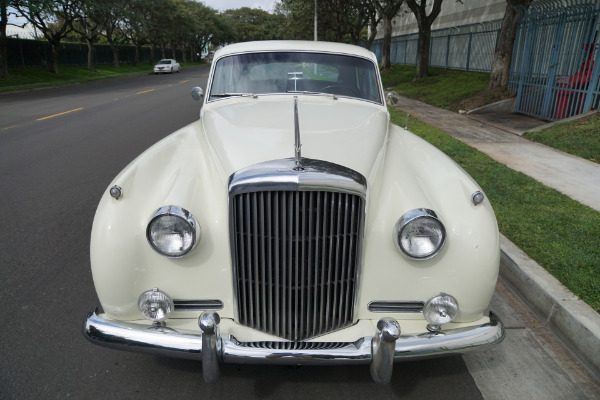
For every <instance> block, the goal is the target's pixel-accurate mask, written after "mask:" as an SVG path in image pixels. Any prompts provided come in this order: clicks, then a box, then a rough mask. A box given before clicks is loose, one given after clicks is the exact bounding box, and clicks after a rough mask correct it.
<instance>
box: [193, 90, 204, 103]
mask: <svg viewBox="0 0 600 400" xmlns="http://www.w3.org/2000/svg"><path fill="white" fill-rule="evenodd" d="M203 97H204V91H203V90H202V88H200V87H198V86H196V87H194V88H193V89H192V99H194V100H196V101H200V100H202V98H203Z"/></svg>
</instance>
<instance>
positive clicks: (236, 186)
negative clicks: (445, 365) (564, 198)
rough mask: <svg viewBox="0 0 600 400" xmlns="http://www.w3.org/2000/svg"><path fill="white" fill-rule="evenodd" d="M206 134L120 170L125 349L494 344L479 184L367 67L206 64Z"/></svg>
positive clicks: (113, 270)
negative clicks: (408, 120)
mask: <svg viewBox="0 0 600 400" xmlns="http://www.w3.org/2000/svg"><path fill="white" fill-rule="evenodd" d="M211 68H212V69H211V73H210V77H209V83H208V87H207V89H206V94H204V93H203V91H202V89H200V88H194V90H193V92H192V95H193V96H194V97H195V98H197V99H202V101H203V106H202V108H201V111H200V118H199V120H198V121H196V122H194V123H192V124H191V125H189V126H186V127H184V128H182V129H181V130H179V131H177V132H175V133H173V134H172V135H170V136H168V137H167V138H165V139H164V140H162V141H160V142H159V143H157V144H156V145H154V146H153V147H151V148H150V149H148V150H147V151H146V152H144V153H143V154H142V155H140V156H139V157H138V158H137V159H136V160H135V161H133V162H132V163H131V164H130V165H129V166H128V167H127V168H125V170H124V171H123V172H121V173H120V174H119V175H118V176H117V177H116V178H115V179H114V181H113V182H112V183H111V184H110V185H109V187H108V189H107V191H106V194H105V195H104V196H103V198H102V200H101V202H100V205H99V206H98V210H97V213H96V217H95V220H94V225H93V229H92V237H91V264H92V273H93V278H94V283H95V286H96V291H97V293H98V297H99V300H100V303H101V306H102V310H103V311H102V312H100V311H99V310H98V309H94V310H92V311H91V312H90V313H89V314H88V315H87V318H86V319H85V324H84V334H85V336H86V337H87V338H88V339H89V340H90V341H92V342H93V343H96V344H99V345H103V346H108V347H113V348H117V349H121V350H129V351H139V352H147V353H152V354H158V355H167V356H173V357H183V358H192V359H197V360H201V361H202V370H203V376H204V379H205V380H206V381H207V382H214V381H216V380H217V379H218V378H219V375H220V366H221V364H222V363H272V364H327V365H334V364H355V363H363V364H369V365H370V369H371V375H372V377H373V379H374V380H375V381H376V382H379V383H386V382H388V381H389V380H390V379H391V375H392V367H393V364H394V362H397V361H402V360H407V359H415V358H422V357H431V356H440V355H446V354H456V353H463V352H465V351H467V350H473V349H479V348H482V347H486V346H488V345H493V344H496V343H499V342H500V341H501V340H502V339H503V337H504V328H503V325H502V323H501V322H500V320H499V319H498V318H497V317H496V316H495V315H494V314H493V313H491V312H488V305H489V302H490V299H491V297H492V293H493V291H494V287H495V284H496V279H497V276H498V266H499V258H500V257H499V235H498V228H497V224H496V219H495V216H494V213H493V211H492V207H491V206H490V203H489V201H487V200H486V198H485V196H484V194H483V193H482V191H481V189H480V188H479V187H478V186H477V184H476V183H475V182H474V181H473V179H471V178H470V177H469V176H468V175H467V174H466V173H465V172H464V171H463V170H462V169H461V168H460V167H458V166H457V165H456V164H454V163H453V162H452V161H451V160H450V159H448V158H447V157H446V156H445V155H443V154H442V153H441V152H440V151H438V150H437V149H436V148H434V147H433V146H431V145H430V144H428V143H426V142H424V141H423V140H422V139H420V138H418V137H416V136H415V135H413V134H411V133H410V132H408V131H407V130H405V129H401V128H399V127H397V126H395V125H392V124H391V123H390V115H389V113H388V110H387V108H386V100H385V98H384V91H383V89H382V85H381V79H380V76H379V72H378V65H377V60H376V58H375V56H374V55H373V54H372V53H371V52H369V51H367V50H365V49H363V48H360V47H355V46H351V45H344V44H338V43H323V42H291V41H287V42H285V41H283V42H255V43H242V44H235V45H231V46H228V47H225V48H224V49H222V50H220V51H218V52H217V54H215V58H214V62H213V64H212V67H211Z"/></svg>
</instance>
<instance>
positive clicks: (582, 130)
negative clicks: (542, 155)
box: [523, 113, 600, 162]
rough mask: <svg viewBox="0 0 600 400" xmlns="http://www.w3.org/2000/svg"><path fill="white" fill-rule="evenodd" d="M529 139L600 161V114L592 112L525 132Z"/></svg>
mask: <svg viewBox="0 0 600 400" xmlns="http://www.w3.org/2000/svg"><path fill="white" fill-rule="evenodd" d="M523 136H524V137H525V138H527V139H529V140H533V141H535V142H539V143H542V144H545V145H546V146H550V147H553V148H555V149H558V150H562V151H564V152H566V153H569V154H573V155H574V156H578V157H581V158H585V159H587V160H591V161H593V162H598V161H600V114H599V113H596V114H592V115H589V116H586V117H583V118H580V119H576V120H573V121H569V122H561V123H557V124H555V125H553V126H551V127H550V128H547V129H544V130H541V131H536V132H527V133H525V134H524V135H523Z"/></svg>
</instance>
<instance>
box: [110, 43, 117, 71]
mask: <svg viewBox="0 0 600 400" xmlns="http://www.w3.org/2000/svg"><path fill="white" fill-rule="evenodd" d="M110 48H111V50H112V53H113V66H114V67H115V69H119V48H118V47H117V46H115V45H114V44H111V45H110Z"/></svg>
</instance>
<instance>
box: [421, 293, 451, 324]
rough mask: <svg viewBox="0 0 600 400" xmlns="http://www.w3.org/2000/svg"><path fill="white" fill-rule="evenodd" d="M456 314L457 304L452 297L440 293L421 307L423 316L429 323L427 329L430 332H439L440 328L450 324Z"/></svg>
mask: <svg viewBox="0 0 600 400" xmlns="http://www.w3.org/2000/svg"><path fill="white" fill-rule="evenodd" d="M457 312H458V302H457V301H456V299H455V298H454V297H453V296H450V295H449V294H446V293H440V294H439V295H436V296H433V297H432V298H430V299H429V300H427V302H426V303H425V306H424V307H423V316H424V317H425V319H426V320H427V322H429V325H427V329H428V330H430V331H432V332H437V331H439V330H440V326H441V325H444V324H447V323H448V322H451V321H452V320H453V319H454V317H456V313H457Z"/></svg>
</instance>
